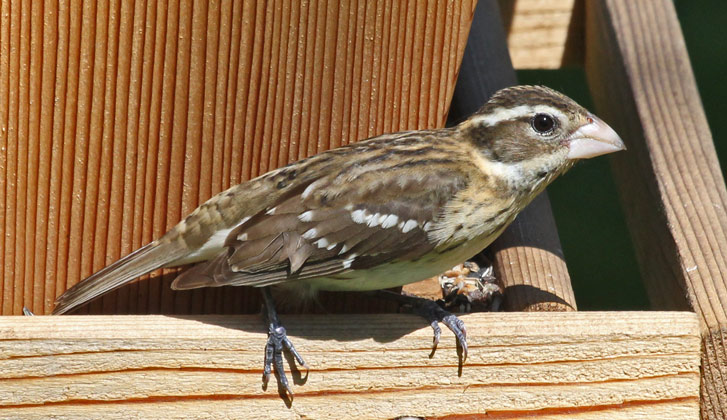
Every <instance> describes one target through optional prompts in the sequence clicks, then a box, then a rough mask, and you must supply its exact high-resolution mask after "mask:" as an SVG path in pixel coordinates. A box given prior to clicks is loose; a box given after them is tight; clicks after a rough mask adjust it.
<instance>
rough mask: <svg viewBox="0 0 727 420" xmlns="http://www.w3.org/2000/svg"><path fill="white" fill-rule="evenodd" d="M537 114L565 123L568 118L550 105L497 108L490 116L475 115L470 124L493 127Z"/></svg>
mask: <svg viewBox="0 0 727 420" xmlns="http://www.w3.org/2000/svg"><path fill="white" fill-rule="evenodd" d="M537 113H544V114H551V115H552V116H554V117H556V118H557V119H558V120H560V121H563V120H564V119H565V118H566V117H565V114H563V113H562V112H561V111H560V110H559V109H557V108H554V107H552V106H548V105H535V106H533V105H518V106H516V107H513V108H504V107H500V108H495V109H494V110H493V111H492V112H490V113H489V114H482V115H475V116H473V117H471V118H470V122H471V123H472V124H476V125H484V126H492V125H495V124H497V123H499V122H502V121H510V120H515V119H518V118H520V117H525V116H529V115H535V114H537Z"/></svg>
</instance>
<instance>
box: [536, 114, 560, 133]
mask: <svg viewBox="0 0 727 420" xmlns="http://www.w3.org/2000/svg"><path fill="white" fill-rule="evenodd" d="M530 124H531V125H532V126H533V130H535V131H537V132H538V133H540V134H547V133H550V132H551V131H553V128H555V119H554V118H553V117H551V116H550V115H548V114H536V115H535V116H534V117H533V119H532V120H531V121H530Z"/></svg>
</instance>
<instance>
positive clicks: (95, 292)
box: [53, 241, 189, 315]
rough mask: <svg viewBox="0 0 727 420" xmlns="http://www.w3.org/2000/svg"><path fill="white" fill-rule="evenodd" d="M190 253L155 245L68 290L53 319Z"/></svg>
mask: <svg viewBox="0 0 727 420" xmlns="http://www.w3.org/2000/svg"><path fill="white" fill-rule="evenodd" d="M187 252H189V251H188V250H187V249H186V248H185V247H184V246H183V245H182V244H180V243H179V242H172V243H163V244H160V243H159V242H156V241H155V242H152V243H150V244H147V245H145V246H143V247H141V248H139V249H137V250H136V251H134V252H132V253H131V254H129V255H127V256H125V257H124V258H122V259H120V260H118V261H116V262H115V263H113V264H111V265H109V266H108V267H106V268H104V269H102V270H100V271H98V272H96V273H94V274H92V275H91V276H90V277H88V278H87V279H85V280H83V281H82V282H80V283H78V284H77V285H75V286H73V287H71V288H70V289H68V290H66V292H65V293H63V294H62V295H61V296H60V297H58V299H56V307H55V309H54V310H53V314H54V315H60V314H63V313H66V312H68V311H70V310H72V309H74V308H75V307H77V306H79V305H82V304H84V303H86V302H88V301H90V300H92V299H94V298H96V297H99V296H101V295H103V294H104V293H108V292H110V291H112V290H114V289H118V288H119V287H121V286H123V285H125V284H126V283H129V282H130V281H132V280H134V279H136V278H137V277H139V276H142V275H144V274H146V273H148V272H150V271H153V270H156V269H157V268H161V267H164V266H166V265H168V264H170V263H172V262H174V261H175V260H178V259H179V258H181V257H182V256H184V255H185V254H186V253H187Z"/></svg>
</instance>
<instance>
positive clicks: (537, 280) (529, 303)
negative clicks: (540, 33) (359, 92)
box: [450, 0, 576, 311]
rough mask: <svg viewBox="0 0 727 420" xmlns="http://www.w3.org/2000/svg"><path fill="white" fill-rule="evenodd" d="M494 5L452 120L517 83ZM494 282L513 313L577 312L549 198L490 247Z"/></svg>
mask: <svg viewBox="0 0 727 420" xmlns="http://www.w3.org/2000/svg"><path fill="white" fill-rule="evenodd" d="M499 15H500V14H499V12H498V4H497V2H496V1H495V0H480V2H479V4H478V5H477V10H476V11H475V17H474V19H473V23H472V30H471V31H470V38H469V41H468V44H467V47H466V48H465V52H464V56H463V58H462V68H461V69H460V76H459V80H458V81H457V86H456V87H455V91H454V97H453V98H452V110H451V115H450V118H451V119H453V120H455V121H456V120H458V119H460V118H464V117H466V116H468V115H469V114H472V113H473V112H475V111H476V110H477V109H479V107H480V106H482V104H483V103H485V102H486V101H487V99H488V98H489V97H490V95H492V94H493V93H494V92H495V91H496V90H498V89H501V88H503V87H506V86H511V85H514V84H516V83H517V79H516V76H515V71H514V70H513V68H512V64H511V63H510V59H509V57H508V52H507V48H506V44H505V31H504V29H503V25H502V21H501V20H500V19H499ZM491 250H492V254H493V255H494V261H493V262H494V266H495V276H496V277H497V280H498V282H499V283H500V285H501V286H502V287H503V288H504V289H505V301H504V308H505V309H506V310H510V311H543V310H549V311H567V310H575V309H576V301H575V296H574V295H573V288H572V286H571V283H570V276H569V275H568V268H567V267H566V265H565V260H564V258H563V251H562V249H561V246H560V239H559V238H558V230H557V228H556V226H555V220H554V219H553V214H552V211H551V209H550V202H549V201H548V196H547V193H543V194H541V195H540V196H539V197H537V198H536V199H535V200H534V201H533V203H532V204H530V206H528V207H527V208H526V209H525V211H523V212H522V213H521V214H520V215H519V216H518V217H517V219H516V220H515V222H514V223H513V224H512V225H511V226H510V227H509V228H508V229H507V230H506V231H505V232H504V233H503V234H502V236H500V238H498V239H497V240H495V242H494V243H493V244H492V247H491Z"/></svg>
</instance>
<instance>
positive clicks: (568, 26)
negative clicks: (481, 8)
mask: <svg viewBox="0 0 727 420" xmlns="http://www.w3.org/2000/svg"><path fill="white" fill-rule="evenodd" d="M499 3H500V10H501V13H502V18H503V21H504V23H505V29H506V31H507V45H508V47H509V49H510V57H511V58H512V64H513V65H514V66H515V68H516V69H559V68H561V67H569V66H580V65H582V64H583V51H584V46H583V30H584V29H583V28H584V25H583V21H584V16H583V3H584V2H583V0H499Z"/></svg>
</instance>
